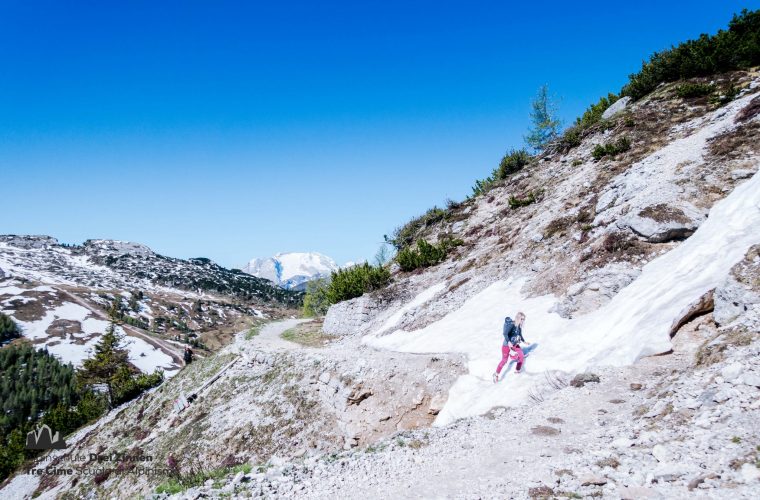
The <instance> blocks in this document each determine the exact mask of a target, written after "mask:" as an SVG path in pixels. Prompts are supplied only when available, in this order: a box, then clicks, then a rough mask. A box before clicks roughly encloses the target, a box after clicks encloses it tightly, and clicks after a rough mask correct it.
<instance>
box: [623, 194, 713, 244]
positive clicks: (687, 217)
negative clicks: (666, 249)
mask: <svg viewBox="0 0 760 500" xmlns="http://www.w3.org/2000/svg"><path fill="white" fill-rule="evenodd" d="M704 220H705V214H704V213H703V212H701V211H699V210H698V209H697V208H696V207H694V206H693V205H691V204H689V203H681V204H680V205H679V206H675V205H668V204H665V203H659V204H656V205H650V206H648V207H645V208H644V209H642V210H639V211H638V213H633V214H629V215H626V216H624V217H623V218H622V219H621V220H620V221H619V222H618V226H619V227H621V228H622V229H630V230H631V231H632V232H633V233H635V234H636V235H637V236H639V237H641V238H643V239H645V240H646V241H649V242H650V243H664V242H667V241H673V240H683V239H686V238H688V237H689V236H691V235H692V234H694V231H696V230H697V228H698V227H699V225H700V224H702V222H703V221H704Z"/></svg>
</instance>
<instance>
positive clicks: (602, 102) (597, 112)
mask: <svg viewBox="0 0 760 500" xmlns="http://www.w3.org/2000/svg"><path fill="white" fill-rule="evenodd" d="M619 98H620V97H619V96H617V95H615V94H613V93H609V94H607V97H600V98H599V101H598V102H597V103H596V104H592V105H591V106H589V107H588V109H587V110H586V111H584V112H583V115H581V117H580V118H576V119H575V126H576V127H580V128H581V129H587V128H589V127H590V126H592V125H595V124H596V123H599V122H600V121H601V119H602V115H603V114H604V112H605V111H607V108H609V107H610V106H612V105H613V104H614V103H615V101H617V100H618V99H619Z"/></svg>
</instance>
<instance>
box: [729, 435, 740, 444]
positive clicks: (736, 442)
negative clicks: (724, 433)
mask: <svg viewBox="0 0 760 500" xmlns="http://www.w3.org/2000/svg"><path fill="white" fill-rule="evenodd" d="M731 442H732V443H734V444H739V443H741V442H742V438H740V437H739V436H734V437H732V438H731Z"/></svg>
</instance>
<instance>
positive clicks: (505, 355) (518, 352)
mask: <svg viewBox="0 0 760 500" xmlns="http://www.w3.org/2000/svg"><path fill="white" fill-rule="evenodd" d="M511 350H512V351H514V352H515V354H514V355H512V356H510V355H509V351H510V346H508V345H503V346H501V361H500V362H499V366H497V367H496V373H501V369H502V368H504V365H506V364H507V360H508V359H513V360H515V359H516V360H517V367H516V368H515V370H516V371H518V372H519V371H520V370H521V369H522V365H523V360H524V359H525V355H524V354H523V351H522V349H521V348H520V346H519V345H513V346H512V347H511Z"/></svg>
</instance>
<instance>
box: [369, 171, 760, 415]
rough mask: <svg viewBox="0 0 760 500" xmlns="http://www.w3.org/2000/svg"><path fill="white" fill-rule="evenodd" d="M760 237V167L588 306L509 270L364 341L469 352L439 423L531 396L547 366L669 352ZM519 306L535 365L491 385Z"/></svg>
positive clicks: (617, 361)
mask: <svg viewBox="0 0 760 500" xmlns="http://www.w3.org/2000/svg"><path fill="white" fill-rule="evenodd" d="M759 242H760V174H756V175H755V176H754V177H752V179H750V180H749V181H747V182H745V183H744V184H742V185H740V186H738V187H737V188H736V189H734V191H733V192H732V193H731V194H730V195H729V196H728V197H726V198H725V199H723V200H721V201H719V202H718V203H716V204H715V206H714V207H713V208H712V210H711V211H710V216H709V218H708V219H707V220H706V221H705V222H704V223H703V224H702V225H701V226H700V227H699V229H698V230H697V231H696V232H695V233H694V235H692V236H691V237H690V238H689V239H687V240H686V241H685V242H684V243H682V244H681V245H679V246H678V247H676V248H675V249H674V250H671V251H670V252H667V253H665V254H664V255H661V256H659V257H657V258H655V259H654V260H652V261H651V262H650V263H649V264H647V265H646V266H644V268H643V270H642V273H641V275H640V276H639V277H638V278H637V279H636V280H634V281H633V282H632V283H631V284H630V285H628V286H627V287H626V288H624V289H622V290H621V291H620V292H619V293H618V294H617V295H616V296H615V297H614V298H613V299H612V300H611V301H610V302H609V303H608V304H607V305H606V306H604V307H602V308H600V309H598V310H597V311H594V312H592V313H590V314H588V315H585V316H581V317H578V318H575V319H572V320H566V319H563V318H561V317H560V316H559V315H557V314H555V313H550V312H548V311H549V309H550V308H551V306H552V305H553V304H554V303H555V301H556V299H555V297H553V296H551V295H547V296H543V297H534V298H528V299H526V298H523V297H522V296H521V294H520V289H521V287H522V285H523V284H524V281H525V280H524V279H510V280H507V281H500V282H496V283H494V284H492V285H491V286H490V287H488V288H487V289H485V290H484V291H482V292H481V293H479V294H477V295H475V296H474V297H472V298H471V299H470V300H468V301H467V302H465V304H464V305H463V306H462V307H461V308H460V309H458V310H456V311H453V312H451V313H449V314H448V315H447V316H445V317H444V318H442V319H441V320H439V321H437V322H435V323H432V324H430V325H428V326H427V327H425V328H422V329H420V330H417V331H414V332H405V331H403V330H398V331H396V332H394V333H392V334H391V335H387V336H384V337H377V336H376V334H370V335H368V336H366V337H365V338H364V341H365V342H366V343H368V344H370V345H373V346H377V347H383V348H387V349H393V350H398V351H404V352H417V353H431V352H458V353H464V354H466V355H467V357H468V369H469V374H467V375H464V376H462V377H460V378H459V379H458V380H457V382H456V383H455V384H454V386H453V387H452V388H451V390H450V392H449V399H448V402H447V403H446V405H445V407H444V408H443V410H442V411H441V412H440V414H439V415H438V418H437V419H436V425H445V424H447V423H449V422H451V421H453V420H455V419H457V418H462V417H466V416H471V415H477V414H480V413H483V412H485V411H487V410H488V409H489V408H492V407H493V406H497V405H505V406H509V405H514V404H516V403H520V402H522V401H524V400H525V399H526V398H527V394H528V391H529V390H530V387H531V385H532V384H531V383H529V381H530V379H531V378H533V377H534V376H535V375H536V374H539V375H540V374H541V373H542V372H544V371H546V370H562V371H565V372H570V373H572V372H578V371H582V370H585V369H588V368H589V367H592V366H596V365H618V366H619V365H625V364H630V363H633V362H634V361H636V360H637V359H638V358H640V357H642V356H646V355H651V354H656V353H660V352H665V351H668V350H669V349H670V348H671V344H670V335H669V333H670V328H671V325H672V323H673V321H674V319H676V318H677V317H678V316H679V314H680V313H682V312H683V311H684V310H685V309H687V307H688V306H689V305H690V304H692V303H693V302H695V301H696V300H698V299H699V298H700V297H701V296H702V295H703V294H704V293H705V292H707V291H709V290H710V289H712V288H714V287H716V286H717V285H719V284H720V282H721V281H722V280H723V279H725V276H726V275H727V274H728V272H729V270H730V269H731V267H732V266H733V265H734V264H735V263H736V262H738V261H739V260H741V258H742V257H743V256H744V254H745V253H746V251H747V249H748V248H749V247H750V246H751V245H753V244H756V243H759ZM415 300H416V298H415ZM518 310H521V311H523V312H525V313H526V315H527V322H526V325H525V330H524V331H525V338H526V340H527V341H529V342H534V343H536V344H537V346H536V349H535V352H531V353H529V354H528V359H527V360H526V370H528V374H527V375H519V376H515V375H513V374H511V373H508V375H507V376H506V379H505V380H503V381H502V382H500V383H499V384H493V382H492V381H491V374H492V373H493V371H494V369H495V367H496V364H497V363H498V361H499V359H500V357H501V353H500V345H501V343H502V336H501V327H502V323H503V320H504V317H505V316H507V315H509V316H513V315H514V314H515V312H516V311H518Z"/></svg>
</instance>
